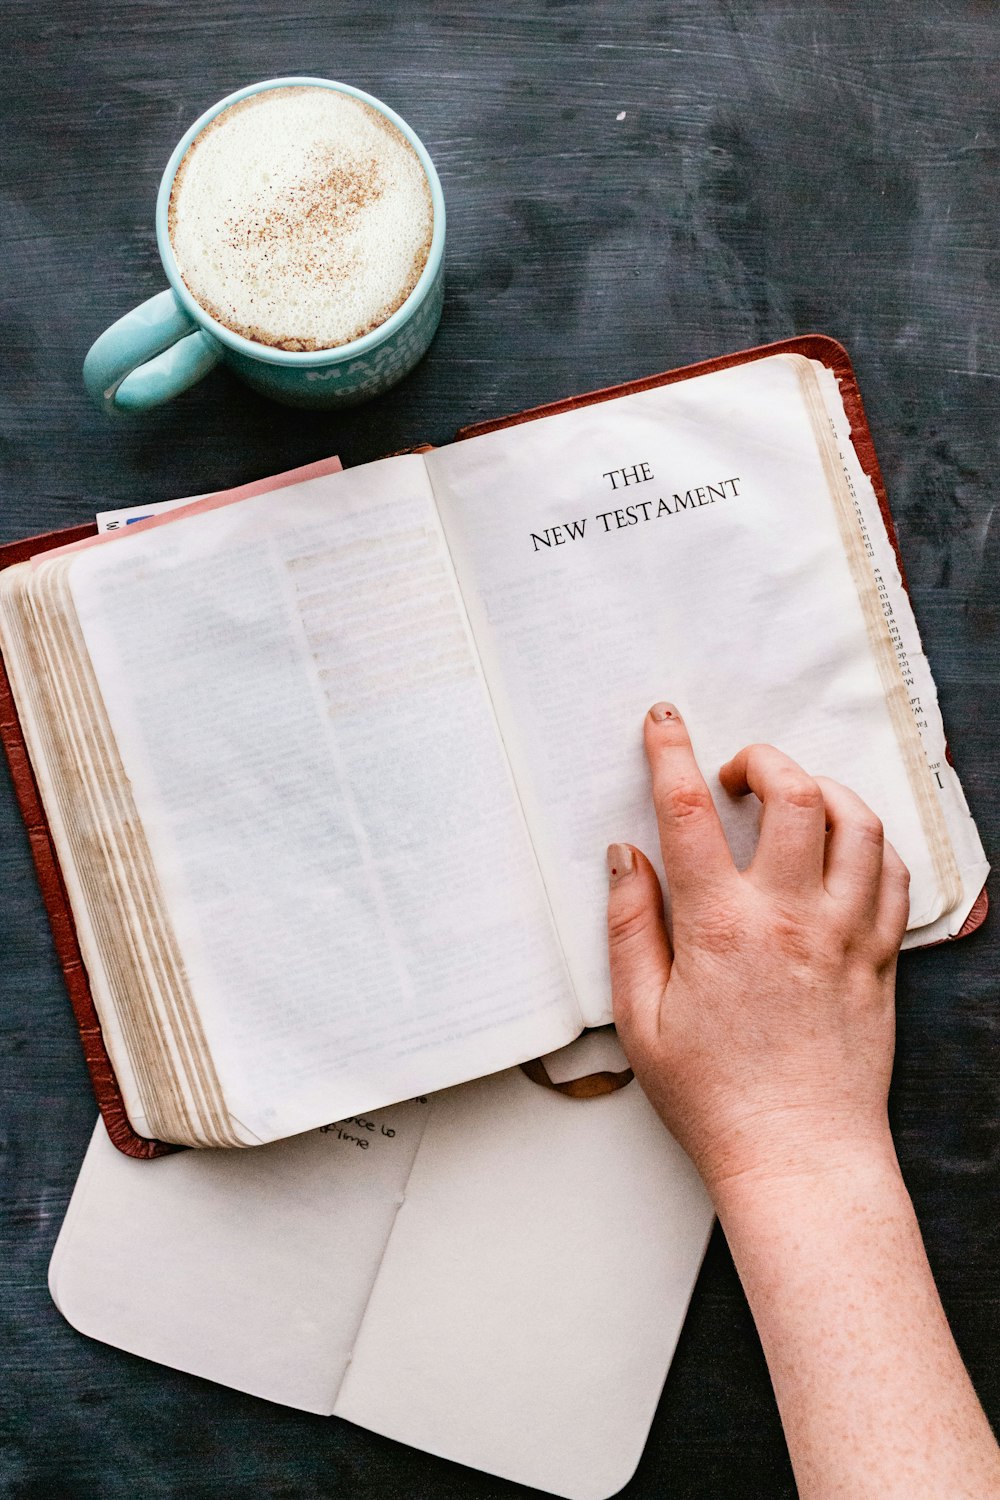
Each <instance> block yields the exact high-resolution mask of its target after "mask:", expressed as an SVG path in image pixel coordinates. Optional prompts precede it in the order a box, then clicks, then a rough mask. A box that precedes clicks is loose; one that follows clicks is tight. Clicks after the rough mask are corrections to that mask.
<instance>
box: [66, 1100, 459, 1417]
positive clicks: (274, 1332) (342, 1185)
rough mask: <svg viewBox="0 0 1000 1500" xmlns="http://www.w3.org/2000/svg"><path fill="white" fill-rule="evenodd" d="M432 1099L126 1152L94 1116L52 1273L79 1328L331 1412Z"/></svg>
mask: <svg viewBox="0 0 1000 1500" xmlns="http://www.w3.org/2000/svg"><path fill="white" fill-rule="evenodd" d="M429 1113H430V1106H429V1105H428V1104H427V1102H426V1101H424V1102H420V1101H411V1102H407V1103H405V1104H399V1105H396V1106H394V1107H393V1108H392V1109H388V1110H383V1111H380V1112H379V1113H377V1114H374V1115H371V1116H361V1117H359V1118H358V1119H356V1120H345V1121H342V1122H340V1123H338V1124H337V1125H334V1126H332V1127H331V1128H330V1129H328V1130H323V1131H319V1130H313V1131H309V1132H308V1133H307V1134H305V1135H301V1136H297V1137H296V1138H295V1139H294V1140H288V1141H279V1142H276V1143H274V1144H273V1145H270V1146H261V1147H258V1148H257V1149H256V1150H254V1151H181V1152H178V1153H177V1154H176V1155H174V1156H166V1157H163V1158H161V1159H160V1160H158V1161H134V1160H132V1159H131V1158H130V1157H127V1156H123V1155H122V1153H121V1152H120V1151H117V1150H116V1149H115V1148H114V1146H112V1144H111V1142H110V1141H109V1139H108V1136H107V1132H106V1130H105V1128H104V1125H103V1124H102V1122H101V1121H100V1120H99V1121H98V1122H97V1126H96V1128H95V1130H94V1135H93V1138H92V1140H91V1143H90V1148H89V1150H88V1152H87V1156H86V1158H85V1160H84V1163H83V1167H82V1169H81V1172H80V1177H79V1180H78V1182H77V1185H76V1189H75V1191H74V1193H73V1197H72V1199H71V1201H70V1206H69V1210H68V1212H67V1215H66V1219H65V1222H64V1224H63V1227H62V1230H61V1231H60V1234H59V1238H58V1240H57V1241H56V1247H55V1250H54V1252H53V1256H52V1263H51V1266H50V1269H49V1289H50V1291H51V1293H52V1299H53V1301H54V1302H55V1304H56V1306H57V1307H58V1308H59V1310H60V1312H61V1313H62V1314H63V1316H64V1317H65V1318H66V1319H67V1320H68V1321H69V1322H70V1323H72V1325H73V1327H74V1328H76V1329H78V1330H79V1331H80V1332H81V1333H85V1334H87V1335H88V1336H89V1337H90V1338H95V1339H101V1340H102V1341H103V1342H104V1343H107V1344H113V1345H114V1346H115V1347H116V1348H119V1349H125V1350H127V1351H128V1352H129V1353H130V1354H138V1355H140V1356H142V1357H143V1358H144V1359H153V1360H156V1361H157V1362H158V1363H159V1364H163V1365H169V1366H170V1367H171V1368H172V1369H175V1370H184V1371H186V1372H187V1373H188V1374H191V1375H201V1376H203V1377H204V1378H205V1379H207V1380H216V1381H218V1382H219V1383H220V1384H221V1385H228V1386H232V1387H233V1389H234V1390H238V1391H246V1392H248V1393H249V1394H250V1395H252V1396H262V1397H264V1398H265V1399H266V1400H268V1401H277V1402H279V1403H281V1404H282V1405H285V1406H295V1407H299V1408H300V1409H301V1410H303V1411H311V1412H317V1413H319V1414H320V1415H322V1416H327V1415H329V1413H330V1412H331V1411H332V1410H333V1403H334V1401H335V1399H336V1394H337V1391H338V1390H339V1388H340V1383H341V1381H342V1379H343V1375H344V1371H345V1370H346V1368H347V1364H348V1361H349V1359H350V1355H351V1350H352V1348H353V1346H354V1340H355V1338H356V1335H357V1330H358V1327H359V1325H360V1322H361V1318H362V1315H363V1313H364V1309H365V1305H366V1303H367V1300H368V1296H369V1293H370V1291H371V1288H372V1286H373V1284H374V1281H375V1277H376V1275H377V1273H378V1267H379V1264H380V1262H381V1259H382V1255H383V1253H384V1251H385V1245H386V1241H387V1240H388V1237H389V1231H390V1229H391V1227H392V1222H393V1219H394V1218H395V1216H396V1213H397V1212H398V1209H399V1205H400V1202H401V1201H402V1198H403V1194H404V1192H405V1189H406V1182H407V1179H408V1177H409V1173H410V1167H411V1165H412V1163H413V1158H414V1155H415V1154H416V1150H417V1146H418V1145H419V1142H420V1137H421V1135H422V1133H423V1131H424V1128H425V1126H426V1122H427V1118H428V1115H429Z"/></svg>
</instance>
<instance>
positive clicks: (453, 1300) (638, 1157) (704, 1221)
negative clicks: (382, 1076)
mask: <svg viewBox="0 0 1000 1500" xmlns="http://www.w3.org/2000/svg"><path fill="white" fill-rule="evenodd" d="M585 1040H587V1041H589V1040H590V1039H584V1038H581V1042H580V1043H574V1044H573V1045H572V1046H571V1047H569V1048H568V1049H566V1051H567V1053H569V1054H572V1053H573V1052H574V1051H575V1050H577V1049H578V1048H580V1047H581V1043H583V1042H584V1041H585ZM560 1061H561V1062H564V1059H560ZM593 1065H594V1063H593V1059H592V1058H589V1057H588V1058H587V1060H586V1063H585V1064H584V1068H583V1070H586V1069H588V1068H590V1067H592V1066H593ZM600 1065H610V1066H611V1067H616V1066H618V1064H617V1063H615V1062H614V1061H613V1060H612V1061H611V1062H610V1063H609V1064H600ZM560 1071H561V1072H562V1071H565V1068H564V1067H563V1068H561V1069H560ZM711 1224H712V1208H711V1204H710V1202H709V1200H708V1197H707V1195H706V1193H705V1191H704V1189H703V1188H702V1186H701V1183H700V1182H699V1180H698V1177H697V1174H696V1173H695V1170H694V1168H693V1167H692V1166H691V1163H690V1162H689V1161H688V1159H687V1157H686V1156H685V1155H684V1154H683V1152H682V1151H681V1150H680V1148H679V1147H678V1146H677V1145H676V1144H675V1143H674V1141H673V1140H671V1138H670V1137H669V1136H668V1135H667V1132H666V1131H665V1130H664V1128H663V1126H662V1125H661V1123H660V1121H659V1120H658V1119H657V1117H656V1115H655V1114H654V1113H653V1110H652V1108H651V1106H650V1105H649V1103H648V1102H647V1100H646V1098H645V1096H644V1095H643V1094H642V1093H641V1091H640V1089H639V1087H638V1085H637V1084H635V1083H632V1084H629V1085H628V1087H627V1088H625V1089H622V1090H620V1091H619V1092H618V1093H615V1094H610V1095H607V1096H606V1097H603V1098H598V1099H588V1100H580V1099H568V1098H565V1097H564V1096H563V1095H561V1094H555V1093H552V1092H551V1091H549V1090H547V1089H544V1088H539V1087H538V1086H537V1085H535V1084H533V1083H530V1082H529V1081H528V1079H527V1078H526V1077H525V1076H524V1074H523V1073H522V1072H521V1071H520V1070H519V1069H516V1070H512V1071H510V1072H507V1073H503V1074H500V1075H498V1076H497V1077H494V1078H489V1079H482V1080H480V1081H479V1082H478V1083H474V1084H468V1085H466V1086H465V1087H464V1088H461V1089H453V1090H451V1091H450V1092H449V1093H448V1094H446V1095H440V1096H438V1097H437V1098H436V1099H435V1101H434V1110H433V1113H432V1115H431V1118H430V1120H429V1122H428V1126H427V1130H426V1132H425V1134H424V1137H423V1140H422V1142H421V1146H420V1150H419V1151H418V1153H417V1158H416V1161H415V1162H414V1166H413V1171H412V1173H411V1176H410V1182H409V1186H408V1188H407V1194H406V1202H405V1203H404V1204H403V1206H402V1207H401V1208H400V1211H399V1214H398V1216H397V1218H396V1221H395V1225H394V1228H393V1233H392V1236H391V1238H390V1241H389V1246H388V1249H387V1251H386V1254H385V1258H384V1259H383V1262H382V1266H381V1268H380V1271H379V1276H378V1280H377V1281H376V1283H375V1287H374V1289H373V1292H372V1297H371V1300H370V1302H369V1304H368V1309H367V1311H366V1313H365V1317H364V1321H363V1323H362V1326H361V1331H360V1333H359V1337H358V1341H357V1344H356V1346H355V1349H354V1354H353V1357H352V1359H351V1363H350V1366H349V1368H348V1371H347V1374H346V1376H345V1379H344V1384H343V1387H342V1389H341V1392H340V1394H339V1396H338V1398H337V1404H336V1407H335V1410H336V1412H337V1414H338V1415H341V1416H345V1417H348V1418H349V1419H350V1420H351V1421H355V1422H359V1423H361V1424H362V1425H363V1426H366V1427H371V1428H374V1429H375V1430H376V1431H377V1432H382V1433H385V1434H386V1435H387V1436H389V1437H393V1438H397V1439H400V1440H401V1441H403V1442H407V1443H412V1444H414V1445H415V1446H417V1447H420V1448H426V1449H429V1450H430V1451H431V1452H434V1453H439V1454H442V1455H443V1456H444V1457H446V1458H452V1459H457V1460H458V1461H459V1462H461V1463H466V1464H472V1465H475V1466H476V1467H477V1468H483V1469H486V1470H488V1471H489V1472H490V1473H495V1474H502V1475H503V1476H504V1477H505V1478H508V1479H512V1480H514V1481H516V1482H518V1483H520V1484H527V1485H533V1486H535V1487H537V1488H538V1489H541V1490H546V1491H552V1492H553V1493H554V1494H557V1495H565V1496H570V1497H572V1500H603V1497H604V1496H607V1495H611V1494H613V1493H615V1492H616V1491H617V1490H618V1489H620V1487H621V1486H622V1485H623V1484H624V1483H625V1482H626V1480H627V1479H628V1478H629V1476H630V1475H631V1473H632V1471H633V1469H634V1468H635V1465H636V1463H637V1462H638V1459H639V1456H640V1454H641V1452H642V1448H643V1445H644V1443H645V1441H646V1436H647V1433H648V1431H649V1425H650V1422H651V1421H652V1418H653V1413H654V1411H655V1409H656V1403H657V1401H658V1399H659V1396H660V1391H661V1388H662V1385H663V1380H664V1377H665V1375H666V1372H667V1368H668V1366H669V1364H670V1360H671V1358H672V1356H673V1351H674V1348H675V1346H676V1342H677V1338H678V1336H679V1334H680V1329H681V1325H682V1323H683V1320H684V1315H685V1312H686V1310H687V1305H688V1301H689V1299H690V1296H691V1291H692V1288H693V1286H694V1282H695V1278H696V1276H697V1273H698V1267H699V1265H700V1264H701V1259H702V1255H703V1254H704V1250H705V1245H706V1242H707V1239H708V1234H709V1230H710V1228H711Z"/></svg>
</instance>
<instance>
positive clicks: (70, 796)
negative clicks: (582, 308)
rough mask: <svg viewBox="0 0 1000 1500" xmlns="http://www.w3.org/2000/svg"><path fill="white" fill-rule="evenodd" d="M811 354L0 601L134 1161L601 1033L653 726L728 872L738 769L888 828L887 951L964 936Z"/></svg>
mask: <svg viewBox="0 0 1000 1500" xmlns="http://www.w3.org/2000/svg"><path fill="white" fill-rule="evenodd" d="M808 347H809V348H810V349H812V350H817V349H818V350H819V351H820V352H822V351H823V350H824V349H825V348H828V349H829V351H830V361H831V362H832V363H835V364H837V365H838V366H839V368H840V369H841V379H840V380H838V378H837V376H836V375H835V374H834V373H833V371H832V370H831V369H830V368H828V367H827V363H826V362H825V361H824V359H823V358H808V357H806V356H805V355H804V354H803V353H801V352H797V350H796V347H795V346H794V345H791V346H788V347H786V348H784V349H781V350H780V351H779V352H776V353H770V354H768V353H766V352H765V353H764V354H763V355H761V354H759V353H757V354H755V355H750V356H747V357H746V358H744V359H743V360H740V361H737V362H735V363H730V364H728V366H727V367H724V368H716V369H713V370H711V371H709V372H708V373H697V371H696V372H695V373H693V374H691V375H688V376H686V378H679V379H678V378H676V377H666V378H665V382H664V383H662V384H659V385H657V384H652V383H649V384H648V385H647V388H646V389H643V390H640V391H637V392H635V393H632V394H627V395H622V396H619V397H618V398H616V399H610V400H599V401H598V402H597V403H596V404H589V405H582V406H579V407H578V408H577V409H574V410H565V411H561V412H558V413H557V414H554V415H549V416H546V417H544V418H543V419H541V420H535V421H521V422H518V423H517V424H516V425H513V426H506V427H502V428H500V429H499V430H496V431H491V432H487V433H484V434H482V435H480V436H477V437H472V438H469V439H467V440H463V441H461V442H458V443H455V444H453V445H451V446H449V447H445V448H441V449H438V450H436V451H434V452H427V453H424V454H410V455H406V456H402V457H395V458H389V459H384V460H382V461H380V462H377V463H372V464H368V465H365V466H364V467H361V468H358V469H355V470H352V471H349V472H347V473H343V474H331V475H326V476H323V477H320V478H317V479H313V480H311V481H307V482H305V483H302V484H298V485H296V486H294V487H291V488H285V489H283V490H281V491H276V492H274V493H271V494H264V495H257V496H253V497H251V498H248V499H246V500H243V501H241V502H240V503H239V504H236V505H229V506H225V507H223V508H220V509H209V510H205V511H203V512H201V513H199V514H195V515H186V514H183V513H182V514H181V516H180V517H179V518H174V519H172V520H170V521H168V522H167V523H166V524H162V522H163V518H161V524H155V523H147V528H148V529H147V528H144V527H142V526H137V527H133V528H131V529H130V530H129V531H127V532H124V533H118V534H117V535H114V536H111V537H108V538H105V539H103V541H102V543H101V544H100V545H96V546H84V547H82V548H76V549H69V550H62V551H59V552H56V553H52V554H49V555H47V556H44V557H39V558H35V559H33V560H31V561H28V562H25V563H23V564H20V565H18V566H16V567H13V568H9V569H7V570H6V571H5V572H4V573H3V574H2V575H0V642H2V646H3V651H4V655H5V658H6V661H7V666H8V671H9V673H10V677H11V683H12V687H13V689H14V694H15V698H16V701H17V705H18V709H19V713H20V719H21V725H22V729H23V732H24V736H25V740H26V743H27V746H28V750H29V754H30V757H31V761H32V764H33V767H34V772H35V776H36V778H37V781H38V786H39V789H40V792H41V796H42V800H43V802H44V806H45V811H46V814H47V817H48V822H49V827H50V830H51V836H52V839H53V842H54V845H55V848H56V851H57V853H58V858H59V862H60V865H61V869H62V873H63V878H64V880H65V884H66V888H67V891H68V895H69V900H70V904H71V908H72V913H73V920H74V923H75V926H76V931H77V934H78V938H79V944H80V950H81V953H82V956H83V961H84V963H85V965H86V969H87V972H88V974H89V980H90V987H91V990H92V992H93V997H94V1001H95V1003H96V1007H97V1012H98V1015H99V1018H100V1025H101V1029H102V1032H103V1037H104V1042H105V1044H106V1046H107V1050H108V1053H109V1054H110V1057H111V1060H112V1064H113V1067H114V1070H115V1073H116V1074H117V1078H118V1082H119V1084H120V1086H121V1091H122V1095H123V1098H124V1106H125V1110H126V1112H127V1115H128V1118H129V1120H130V1121H131V1124H132V1126H133V1127H134V1129H135V1131H137V1132H138V1133H139V1134H140V1135H142V1136H147V1137H155V1138H159V1139H160V1140H163V1141H172V1142H181V1143H188V1144H192V1145H247V1144H254V1143H258V1142H264V1141H270V1140H274V1139H276V1138H278V1137H282V1136H288V1135H293V1134H295V1133H297V1132H300V1131H304V1130H307V1129H310V1128H312V1127H315V1126H318V1125H321V1124H323V1123H324V1122H326V1121H329V1120H332V1119H339V1118H343V1117H346V1116H350V1115H354V1114H357V1113H358V1112H359V1111H362V1110H372V1109H375V1108H378V1107H381V1106H384V1105H388V1104H391V1103H393V1102H395V1101H398V1100H400V1099H404V1098H408V1097H411V1096H412V1095H414V1094H417V1093H427V1092H429V1091H431V1090H433V1089H438V1088H442V1087H446V1086H449V1085H451V1084H454V1083H457V1082H460V1081H462V1080H465V1079H468V1078H471V1077H474V1076H478V1075H482V1074H486V1073H490V1072H493V1071H497V1070H499V1069H501V1068H504V1067H508V1066H511V1065H512V1064H514V1063H517V1062H519V1061H522V1060H525V1059H527V1058H530V1057H534V1056H537V1055H539V1054H541V1053H545V1052H548V1051H551V1050H553V1049H556V1048H558V1047H560V1046H562V1045H564V1044H566V1043H568V1042H569V1041H570V1040H571V1039H572V1038H573V1037H574V1036H576V1035H577V1034H578V1033H579V1032H580V1031H581V1030H582V1029H583V1028H585V1027H591V1026H598V1025H601V1024H604V1023H606V1022H608V1021H609V1020H610V1019H611V1011H610V996H609V987H608V977H607V968H606V955H605V939H604V919H603V913H604V905H605V899H606V895H605V873H604V849H605V846H606V844H607V843H609V842H611V841H614V840H621V839H627V840H629V841H630V842H633V843H636V844H638V845H639V846H640V847H642V848H644V849H645V850H646V851H647V852H648V853H649V854H650V855H653V854H654V853H655V851H656V848H657V840H656V831H655V824H654V820H653V815H652V809H651V807H650V802H649V795H648V783H647V777H646V772H645V766H644V763H643V757H642V749H641V734H640V726H641V720H642V716H643V713H644V711H645V709H646V708H647V707H648V705H649V704H650V703H651V702H653V701H654V700H655V699H657V698H659V697H664V696H667V697H670V698H673V699H675V700H676V701H677V702H678V703H679V704H680V705H681V708H682V710H683V712H684V713H685V716H686V718H687V720H688V722H689V724H690V726H691V729H692V734H693V738H694V742H695V749H696V751H697V753H698V755H699V759H700V761H701V763H702V765H703V767H704V769H705V771H706V773H707V775H708V776H709V778H710V784H712V785H714V788H715V791H716V793H717V799H718V804H719V808H720V812H721V814H722V817H723V821H724V823H725V826H726V830H727V833H728V836H729V839H730V843H731V846H732V848H733V851H734V855H735V857H736V858H737V860H738V862H740V863H741V864H743V863H745V862H747V861H748V860H749V858H750V857H751V854H752V850H753V846H754V841H755V838H756V831H757V808H756V804H755V803H754V800H753V799H752V798H748V799H745V800H744V801H741V802H736V801H733V800H731V799H729V798H728V797H727V796H726V795H725V794H724V793H723V792H722V790H721V788H719V787H718V784H717V782H714V771H715V769H716V768H717V767H718V765H719V764H720V763H721V762H722V761H723V760H725V759H726V758H728V757H729V756H730V755H732V753H733V752H734V751H735V750H737V749H738V748H739V747H740V746H741V745H743V744H746V743H747V742H749V741H754V740H766V741H772V742H774V743H776V744H778V745H779V746H780V747H781V748H782V749H784V750H785V751H787V752H788V753H789V754H790V755H792V756H794V757H795V758H796V759H797V760H799V761H801V762H802V763H803V764H804V765H805V766H806V767H807V768H808V769H809V770H810V771H811V772H813V773H814V774H820V773H821V774H824V775H827V776H832V777H834V778H836V779H837V780H839V781H843V782H845V783H847V784H848V785H850V786H852V787H853V788H854V789H855V791H857V792H858V793H859V794H860V795H861V796H862V797H863V798H864V799H865V800H866V801H867V802H868V803H869V804H870V805H871V806H872V807H873V808H874V809H875V811H876V812H877V813H878V814H879V815H880V817H881V818H882V819H883V821H884V823H885V827H886V831H887V835H888V837H889V838H890V839H891V841H892V842H893V844H894V845H895V847H896V848H897V849H898V851H899V853H900V855H901V856H902V858H903V859H904V861H905V862H906V864H907V865H908V867H909V869H910V872H911V877H912V884H911V911H910V922H909V931H908V934H907V940H906V941H907V943H908V944H911V945H912V944H917V943H927V942H935V941H938V940H941V939H943V938H946V937H948V936H950V935H954V934H955V933H957V932H958V931H959V930H960V928H961V927H962V924H963V923H964V922H965V920H966V918H967V916H968V914H969V912H970V910H971V908H972V907H973V904H974V902H975V901H976V898H977V897H978V895H979V893H980V890H981V888H982V885H983V881H984V878H985V874H986V865H985V860H984V856H983V851H982V847H981V844H980V842H979V838H978V836H977V834H976V830H975V827H974V825H973V823H972V821H971V819H970V817H969V813H968V809H967V807H966V804H965V801H964V798H963V795H962V792H961V788H960V786H959V784H958V780H957V778H956V776H955V774H954V772H953V771H952V769H951V767H950V765H949V763H948V761H947V758H946V753H945V741H944V732H943V728H942V725H941V720H940V716H939V713H938V709H937V702H936V695H935V691H934V687H933V683H932V681H931V678H930V674H929V670H928V667H927V663H926V660H925V658H924V656H923V654H922V652H921V649H920V643H919V638H918V636H917V631H916V626H915V624H914V620H913V615H912V611H911V610H910V607H909V602H908V599H907V596H906V592H905V589H904V587H903V584H902V582H901V579H900V575H899V570H898V567H897V564H896V558H895V554H894V552H893V548H892V545H891V542H890V540H889V537H888V535H887V532H886V528H885V525H884V523H883V520H882V516H881V514H880V510H879V504H878V500H877V497H876V493H875V490H874V488H873V484H872V480H871V478H870V477H869V471H871V470H872V469H873V466H874V459H873V456H872V457H870V458H867V457H866V463H865V464H862V461H861V458H860V457H859V443H858V431H859V427H858V423H859V421H861V422H863V418H860V417H859V415H858V408H857V402H856V395H855V394H854V393H853V391H852V392H848V390H847V387H846V377H845V376H844V375H843V373H842V371H843V357H842V351H840V350H839V346H836V345H833V344H832V343H830V344H829V345H827V344H826V342H825V341H822V340H811V341H809V343H808ZM845 402H848V403H849V405H850V407H851V410H850V412H849V410H848V405H845ZM852 421H853V437H852ZM865 435H866V433H865ZM861 446H862V447H863V445H861Z"/></svg>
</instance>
